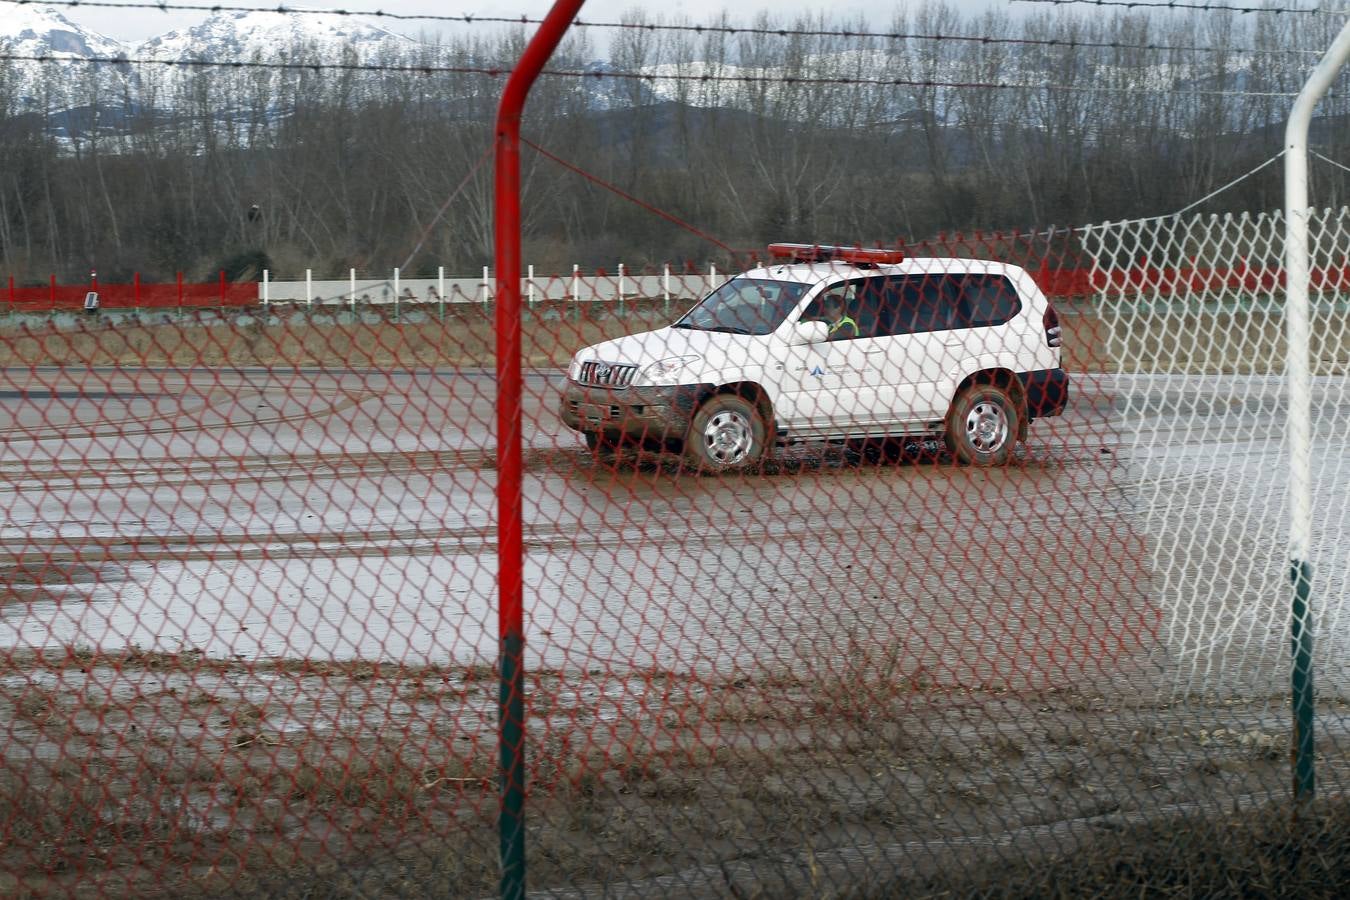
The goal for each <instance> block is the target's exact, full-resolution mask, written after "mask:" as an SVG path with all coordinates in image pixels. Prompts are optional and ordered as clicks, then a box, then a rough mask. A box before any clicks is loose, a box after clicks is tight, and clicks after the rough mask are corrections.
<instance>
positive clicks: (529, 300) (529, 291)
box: [525, 263, 534, 309]
mask: <svg viewBox="0 0 1350 900" xmlns="http://www.w3.org/2000/svg"><path fill="white" fill-rule="evenodd" d="M528 272H529V274H528V275H526V276H525V279H526V281H525V291H526V300H525V303H526V305H527V306H529V308H530V309H533V308H534V263H530V265H529V269H528Z"/></svg>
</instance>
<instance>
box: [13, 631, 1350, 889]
mask: <svg viewBox="0 0 1350 900" xmlns="http://www.w3.org/2000/svg"><path fill="white" fill-rule="evenodd" d="M497 687H498V685H497V680H496V677H495V675H494V674H493V673H492V672H491V671H488V670H485V669H463V668H458V669H454V668H437V667H430V668H420V669H408V668H401V667H381V666H375V665H371V664H365V663H352V664H334V663H322V664H319V663H303V662H284V661H278V662H275V663H261V664H259V663H248V664H245V663H242V662H238V663H236V662H228V661H216V660H210V659H207V658H204V657H202V656H200V655H198V654H191V653H189V654H182V655H164V654H148V653H136V652H132V653H128V654H120V655H112V656H105V655H100V654H95V653H93V652H89V651H79V650H71V651H67V652H65V653H63V654H52V653H48V654H46V655H31V654H28V655H19V656H7V657H5V658H4V659H3V660H0V721H3V722H5V723H6V726H5V728H6V732H7V733H6V734H5V740H4V741H3V748H4V751H3V752H4V755H3V760H2V761H0V835H3V836H4V841H3V847H2V849H0V873H4V874H0V894H3V895H5V896H18V897H24V896H34V897H36V896H53V895H73V896H81V897H82V896H98V895H106V896H257V897H261V896H294V897H302V896H303V897H315V896H331V897H369V896H408V897H481V896H490V895H492V894H493V893H494V891H495V890H496V884H497V879H498V866H497V831H496V821H495V816H496V804H497V800H496V787H495V765H496V739H495V727H496V726H495V696H496V691H497ZM527 702H528V705H529V720H530V723H531V724H530V728H529V740H528V747H527V766H528V771H529V773H530V776H529V791H530V799H529V803H528V807H527V816H528V843H527V847H528V853H529V859H528V867H529V868H528V872H529V885H530V887H531V888H532V889H545V888H548V889H552V890H554V891H555V892H560V895H562V896H578V897H583V896H600V895H602V894H603V895H605V896H640V895H649V896H658V895H672V896H762V897H789V896H897V895H899V894H896V893H895V892H894V891H893V890H892V888H896V886H897V885H906V886H907V887H906V888H905V890H904V894H903V895H906V896H918V895H926V894H927V893H932V894H934V895H940V893H941V892H942V891H950V890H952V885H953V884H954V882H953V878H954V877H955V875H956V873H966V874H969V875H970V877H975V875H974V874H971V873H978V872H984V873H985V874H986V875H988V874H989V873H990V872H991V871H996V872H1000V873H1001V872H1003V871H1004V867H1007V866H1012V865H1014V864H1016V865H1019V866H1021V870H1020V871H1021V872H1022V874H1021V875H1019V876H1018V877H1019V878H1021V879H1022V883H1025V884H1027V885H1035V884H1043V883H1044V882H1043V881H1036V880H1035V879H1037V878H1040V879H1044V877H1045V873H1046V872H1047V871H1048V869H1047V868H1046V867H1047V866H1049V865H1050V864H1051V863H1052V862H1053V861H1056V860H1059V862H1056V863H1054V864H1058V865H1063V864H1065V863H1064V862H1063V860H1066V859H1067V860H1070V861H1071V860H1073V859H1075V858H1078V857H1079V855H1080V853H1081V848H1082V847H1085V846H1089V845H1091V846H1099V845H1101V842H1102V840H1104V839H1105V838H1109V837H1111V836H1113V835H1114V836H1118V837H1122V839H1123V836H1124V835H1127V834H1136V833H1137V832H1138V829H1140V828H1145V829H1146V828H1149V827H1152V828H1155V829H1156V828H1157V827H1158V824H1157V823H1158V822H1159V821H1160V820H1165V819H1170V818H1175V817H1177V816H1187V815H1189V816H1193V817H1199V821H1203V822H1209V823H1211V824H1213V823H1218V822H1222V821H1228V820H1229V818H1231V817H1232V816H1234V815H1238V817H1239V819H1241V820H1242V821H1244V822H1248V821H1249V820H1250V821H1255V820H1251V817H1250V815H1249V813H1250V811H1252V810H1260V809H1262V808H1265V807H1267V806H1270V807H1271V808H1272V809H1275V810H1284V811H1285V813H1286V814H1287V812H1288V810H1289V804H1288V801H1287V796H1288V792H1287V784H1288V781H1289V764H1288V761H1287V749H1286V748H1287V745H1288V740H1289V739H1288V734H1289V726H1288V716H1287V715H1285V713H1284V710H1283V708H1282V704H1281V702H1280V701H1279V700H1261V701H1251V702H1233V701H1227V702H1224V703H1206V702H1204V701H1203V700H1200V699H1195V700H1191V701H1188V702H1175V701H1170V702H1158V703H1138V702H1135V703H1129V702H1125V701H1122V700H1120V699H1113V698H1110V697H1105V696H1100V695H1098V696H1089V695H1082V696H1080V695H1076V694H1074V693H1071V692H1052V693H1013V692H999V691H965V690H962V691H953V690H949V689H939V688H937V687H935V686H933V685H931V684H928V683H925V682H924V680H923V679H922V678H897V677H895V673H894V671H893V670H892V669H891V668H890V667H888V664H887V662H886V661H884V660H865V661H860V662H859V663H858V664H857V665H856V666H855V667H854V668H853V669H851V670H849V671H844V672H840V673H837V674H835V675H831V676H826V677H822V678H818V679H812V680H804V679H801V678H784V679H777V680H775V679H763V680H751V679H744V678H743V679H737V680H732V681H709V680H700V679H696V678H690V677H674V676H670V675H666V674H663V673H660V672H648V673H641V674H638V675H630V676H628V677H619V676H615V675H608V674H606V673H603V672H594V673H576V672H573V673H561V672H534V673H531V674H530V676H529V686H528V697H527ZM1347 712H1350V711H1347V710H1345V709H1330V710H1324V711H1323V713H1324V715H1326V717H1327V718H1328V719H1330V720H1332V721H1339V722H1341V723H1345V722H1346V721H1347ZM1344 740H1345V736H1344V735H1341V737H1340V741H1341V745H1340V746H1341V747H1344ZM1323 746H1324V747H1325V748H1327V752H1326V753H1325V758H1324V759H1323V760H1321V762H1320V765H1321V767H1322V770H1321V775H1320V777H1321V778H1322V779H1323V783H1324V784H1336V783H1339V784H1344V782H1345V776H1346V775H1347V759H1346V756H1345V754H1343V753H1340V754H1337V753H1335V752H1333V750H1332V748H1333V747H1334V746H1335V744H1334V741H1329V742H1328V743H1327V744H1324V745H1323ZM1339 809H1340V812H1336V811H1334V809H1333V812H1332V813H1329V814H1334V815H1342V814H1343V806H1341V807H1339ZM1215 817H1218V818H1215ZM1225 817H1229V818H1225ZM1279 819H1280V817H1279V815H1278V814H1275V816H1274V820H1276V821H1278V820H1279ZM1251 827H1253V828H1254V827H1255V826H1254V825H1252V826H1251ZM1188 834H1189V835H1190V837H1189V838H1186V837H1185V835H1177V834H1172V837H1173V839H1175V840H1182V839H1183V838H1185V839H1187V840H1190V841H1191V842H1192V843H1193V844H1195V845H1196V846H1197V847H1200V846H1203V847H1204V848H1205V850H1204V852H1200V851H1199V850H1198V849H1197V851H1196V852H1197V859H1196V861H1195V864H1196V865H1197V866H1201V867H1203V865H1204V864H1205V859H1207V857H1206V856H1205V853H1211V852H1218V850H1216V848H1215V847H1214V846H1213V845H1212V844H1211V843H1207V842H1205V841H1203V840H1201V838H1200V837H1198V835H1201V834H1202V832H1200V831H1195V830H1194V829H1193V830H1192V831H1190V832H1188ZM1253 840H1255V838H1253ZM1093 842H1095V843H1093ZM1229 844H1230V842H1229V841H1228V840H1227V839H1226V838H1225V840H1224V841H1222V842H1219V848H1218V849H1222V848H1224V847H1228V851H1227V852H1230V853H1231V852H1232V849H1233V848H1232V847H1230V846H1228V845H1229ZM1141 846H1142V845H1141ZM1338 846H1339V847H1340V848H1341V849H1340V851H1338V852H1339V853H1340V855H1339V856H1338V857H1335V858H1333V859H1330V860H1327V859H1322V860H1321V862H1319V863H1316V864H1318V865H1335V866H1340V869H1339V870H1338V871H1339V872H1341V873H1342V874H1344V873H1345V872H1346V871H1347V870H1346V868H1345V866H1346V864H1347V856H1346V854H1345V853H1344V850H1345V842H1344V840H1343V839H1340V843H1339V844H1338ZM1134 852H1136V853H1140V852H1143V851H1142V850H1139V849H1136V850H1135V851H1134ZM954 858H957V859H962V860H966V861H965V862H963V863H962V864H961V865H960V866H957V867H955V868H953V866H952V860H953V859H954ZM1037 858H1040V859H1041V860H1042V862H1041V863H1040V864H1038V865H1032V864H1031V861H1033V860H1035V859H1037ZM1092 858H1094V859H1095V858H1096V857H1092ZM1080 862H1081V860H1080ZM1171 865H1172V866H1173V868H1176V867H1177V866H1179V865H1181V864H1180V863H1178V862H1177V861H1176V860H1172V861H1171ZM981 866H983V867H985V868H981ZM989 866H994V867H995V869H993V870H991V869H989V868H988V867H989ZM1111 877H1112V878H1114V877H1115V876H1114V875H1111ZM1140 877H1143V876H1142V875H1141V876H1140ZM1159 877H1161V876H1159ZM1168 877H1175V874H1174V875H1172V876H1168ZM999 883H1003V882H1002V877H1001V875H1000V879H999ZM1011 883H1012V882H1008V884H1011ZM1138 883H1140V884H1142V883H1143V882H1138ZM1299 883H1303V882H1299ZM620 885H627V887H626V888H624V889H622V890H620V888H619V886H620ZM925 886H927V887H925ZM1152 887H1153V888H1154V889H1155V890H1156V891H1158V893H1156V894H1155V895H1156V896H1163V895H1164V893H1163V891H1165V889H1166V888H1167V885H1166V884H1162V883H1160V884H1157V885H1153V886H1152ZM929 888H931V889H932V890H931V891H929ZM869 891H870V892H871V893H869ZM912 891H918V892H919V893H912ZM1036 895H1038V894H1037V892H1036V891H1035V890H1032V889H1031V888H1030V887H1028V888H1027V889H1026V890H1025V891H1023V892H1022V893H1017V892H1015V891H1014V892H1012V893H1006V892H1005V893H1004V894H1001V895H1000V896H1036ZM1091 895H1092V896H1096V895H1097V894H1091ZM1135 895H1136V896H1138V895H1140V894H1137V893H1136V894H1135ZM1143 895H1145V896H1148V894H1143ZM1166 895H1167V896H1172V894H1166ZM1268 895H1269V896H1313V895H1312V894H1282V893H1271V894H1268ZM1066 896H1067V894H1066ZM1194 896H1200V895H1199V894H1194ZM1327 896H1331V894H1327Z"/></svg>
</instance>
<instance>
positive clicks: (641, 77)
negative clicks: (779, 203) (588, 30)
mask: <svg viewBox="0 0 1350 900" xmlns="http://www.w3.org/2000/svg"><path fill="white" fill-rule="evenodd" d="M0 61H8V62H32V63H41V64H52V65H79V64H86V65H106V66H147V67H154V66H161V67H164V68H170V69H172V68H184V69H235V70H259V69H271V70H276V71H293V72H314V73H319V72H385V73H396V74H402V75H423V76H430V75H485V76H491V77H494V78H495V77H500V76H503V75H508V74H510V72H511V69H510V66H509V65H508V66H502V67H496V66H443V65H406V66H391V65H385V64H378V63H345V62H262V61H254V60H206V59H153V58H152V59H142V58H132V57H127V56H73V57H58V56H49V55H45V54H25V53H0ZM540 74H542V75H550V76H554V77H559V78H576V79H579V80H581V79H588V80H591V81H602V80H604V79H606V78H613V79H618V80H625V81H645V82H649V83H654V82H658V81H675V82H694V83H699V84H746V85H751V84H765V85H783V86H788V87H813V86H824V85H830V86H840V87H848V86H854V87H916V88H928V89H932V88H950V89H954V90H960V89H983V90H1006V91H1060V92H1065V93H1081V94H1147V95H1157V96H1178V97H1278V98H1290V97H1296V96H1298V95H1297V93H1296V92H1291V91H1236V90H1235V91H1224V90H1204V89H1194V90H1180V89H1176V88H1149V87H1110V86H1103V85H1093V86H1081V85H1076V84H1049V83H1047V84H1017V83H1014V82H1007V81H940V80H935V79H927V78H922V79H920V78H848V77H835V78H829V77H810V76H798V75H780V76H768V75H712V74H702V75H693V74H680V73H656V72H624V71H620V70H605V71H598V70H573V69H549V68H545V69H543V70H542V71H541V73H540ZM1327 96H1328V97H1331V98H1335V97H1337V96H1339V95H1338V94H1336V93H1335V92H1328V94H1327Z"/></svg>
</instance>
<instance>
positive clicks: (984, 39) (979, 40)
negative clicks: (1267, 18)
mask: <svg viewBox="0 0 1350 900" xmlns="http://www.w3.org/2000/svg"><path fill="white" fill-rule="evenodd" d="M1024 2H1080V0H1024ZM1081 2H1096V0H1081ZM0 3H9V4H12V5H17V6H36V5H42V6H65V7H70V8H75V7H82V6H88V7H100V8H107V9H153V10H159V11H163V12H169V11H175V12H177V11H188V12H194V11H195V12H213V13H216V12H269V13H279V14H283V15H314V16H317V15H329V16H350V17H357V18H372V19H391V20H395V21H427V22H441V23H445V24H455V25H538V24H540V23H541V22H542V21H543V20H542V19H537V18H530V17H529V16H525V15H521V16H514V17H512V16H475V15H470V14H467V13H465V14H461V15H434V14H430V13H424V14H414V13H391V12H386V11H384V10H374V11H371V12H362V11H361V10H347V9H301V8H297V7H291V6H286V5H284V4H282V5H279V6H271V7H267V6H225V5H222V4H218V3H212V4H173V3H113V2H107V0H0ZM1122 5H1126V4H1122ZM1143 5H1149V4H1143ZM1152 5H1158V4H1152ZM573 24H574V25H575V26H577V27H578V28H606V29H627V30H632V31H650V32H688V33H694V34H700V35H702V34H725V35H729V36H736V35H756V36H770V37H833V38H844V39H849V40H851V39H876V40H887V41H937V42H940V41H950V42H955V43H967V44H982V45H986V46H994V45H1007V46H1025V47H1048V48H1052V49H1061V48H1062V49H1071V50H1076V49H1086V50H1148V51H1160V52H1183V53H1239V54H1250V55H1260V56H1320V55H1321V53H1322V51H1320V50H1300V49H1289V48H1279V49H1274V48H1262V47H1207V46H1201V45H1198V44H1159V43H1142V44H1140V43H1130V42H1127V41H1082V40H1072V39H1064V38H1027V37H1020V38H1018V37H995V36H992V35H968V34H927V33H922V32H910V31H867V30H858V29H850V28H779V27H774V26H737V25H675V24H665V23H650V22H591V21H586V20H583V19H577V20H576V21H575V22H573Z"/></svg>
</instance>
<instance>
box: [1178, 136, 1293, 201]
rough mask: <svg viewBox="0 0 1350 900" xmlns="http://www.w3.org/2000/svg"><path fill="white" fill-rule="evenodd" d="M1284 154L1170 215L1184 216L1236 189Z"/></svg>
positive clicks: (1275, 156)
mask: <svg viewBox="0 0 1350 900" xmlns="http://www.w3.org/2000/svg"><path fill="white" fill-rule="evenodd" d="M1284 154H1285V151H1284V150H1281V151H1280V152H1279V153H1276V154H1275V155H1274V156H1272V157H1271V158H1270V159H1268V160H1266V161H1265V162H1263V163H1261V165H1259V166H1257V167H1256V168H1254V169H1252V170H1251V171H1250V172H1248V173H1246V174H1245V175H1239V176H1238V177H1237V178H1234V179H1233V180H1232V181H1230V182H1228V183H1227V184H1225V185H1224V186H1223V187H1221V188H1216V189H1215V190H1212V191H1210V192H1209V193H1208V194H1206V195H1205V196H1203V197H1201V198H1200V199H1199V200H1196V201H1195V202H1194V203H1188V204H1186V205H1185V206H1183V207H1182V208H1181V209H1179V210H1177V211H1176V212H1174V213H1172V215H1174V216H1180V215H1184V214H1186V213H1188V212H1190V211H1191V210H1193V209H1195V208H1196V207H1197V206H1199V205H1200V204H1202V203H1204V202H1205V201H1206V200H1213V199H1214V198H1215V197H1217V196H1219V195H1220V194H1222V193H1223V192H1224V191H1226V190H1228V189H1229V188H1231V187H1236V186H1237V185H1239V184H1241V183H1242V182H1244V181H1246V180H1247V179H1248V178H1251V177H1252V176H1253V175H1255V174H1256V173H1257V172H1260V171H1261V170H1262V169H1264V168H1265V167H1266V166H1268V165H1270V164H1271V163H1273V162H1275V161H1276V160H1278V159H1281V158H1282V157H1283V156H1284Z"/></svg>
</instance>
